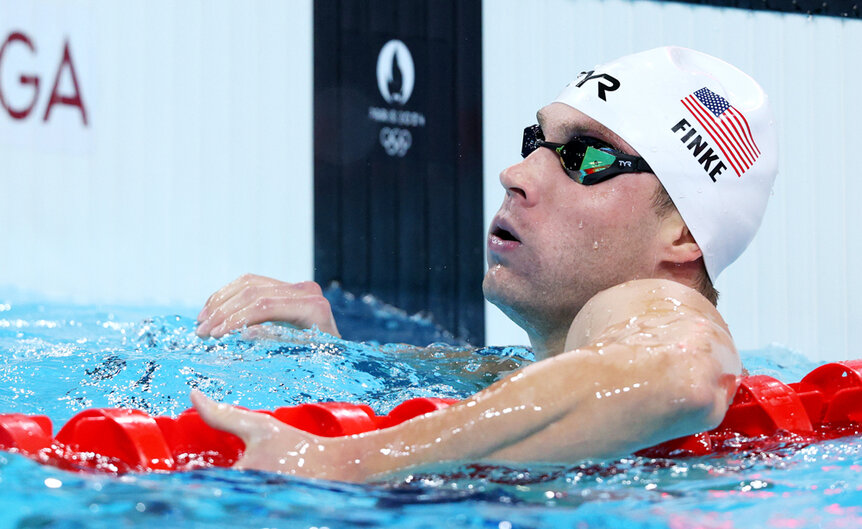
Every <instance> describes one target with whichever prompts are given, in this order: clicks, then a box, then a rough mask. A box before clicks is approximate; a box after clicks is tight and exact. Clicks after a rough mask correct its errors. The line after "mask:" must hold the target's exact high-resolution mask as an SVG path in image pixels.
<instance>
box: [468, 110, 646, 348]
mask: <svg viewBox="0 0 862 529" xmlns="http://www.w3.org/2000/svg"><path fill="white" fill-rule="evenodd" d="M538 117H539V125H540V126H541V127H542V130H543V132H544V135H545V139H546V140H547V141H549V142H557V143H565V142H567V141H568V140H569V139H571V138H572V137H573V136H590V137H593V138H596V139H599V140H602V141H604V142H606V143H608V144H610V145H611V146H612V147H614V148H615V149H616V150H619V151H622V152H625V153H627V154H637V153H636V152H635V151H634V150H633V149H632V148H631V147H630V146H629V145H628V144H627V143H625V142H624V141H623V140H622V139H621V138H619V137H618V136H616V135H615V134H613V133H612V132H611V131H609V130H607V129H606V128H605V127H603V126H602V125H601V124H599V123H598V122H596V121H595V120H593V119H591V118H589V117H587V116H586V115H585V114H583V113H581V112H579V111H577V110H575V109H573V108H571V107H569V106H568V105H564V104H562V103H553V104H551V105H548V106H546V107H545V108H543V109H542V110H540V111H539V114H538ZM500 182H501V183H502V184H503V187H504V188H505V189H506V196H505V198H504V200H503V205H502V206H501V207H500V210H499V211H498V212H497V215H496V216H495V217H494V220H493V222H492V223H491V226H490V228H489V230H488V272H487V274H486V275H485V281H484V285H483V288H484V292H485V297H486V298H487V299H488V300H489V301H491V302H492V303H494V304H495V305H497V306H498V307H500V308H501V309H502V310H503V312H505V313H506V314H507V315H508V316H509V317H510V318H511V319H512V320H513V321H515V323H517V324H518V325H520V326H521V327H523V328H524V329H525V330H526V331H527V333H528V335H530V338H531V340H533V339H534V338H536V337H539V338H541V337H543V336H546V335H547V334H549V333H559V332H563V333H565V332H566V331H567V330H568V327H569V324H570V323H571V321H572V319H573V318H574V316H575V315H576V314H577V312H578V311H579V310H580V309H581V307H582V306H583V305H584V303H586V302H587V300H589V298H591V297H592V296H593V295H595V294H596V293H597V292H599V291H601V290H604V289H606V288H610V287H612V286H614V285H618V284H620V283H622V282H625V281H627V280H630V279H635V278H642V277H650V276H651V275H652V274H654V272H655V270H656V267H657V265H658V258H657V257H656V256H657V251H656V249H657V248H658V246H657V244H658V237H657V233H658V227H659V218H658V216H657V215H656V213H655V211H654V209H653V206H652V200H653V196H654V194H655V192H656V190H657V186H658V180H657V179H656V177H655V175H652V174H648V173H629V174H623V175H619V176H616V177H614V178H611V179H609V180H606V181H604V182H601V183H599V184H596V185H592V186H585V185H582V184H579V183H577V182H575V181H574V180H572V179H571V178H569V176H568V174H567V173H566V171H565V169H564V168H563V167H562V165H561V164H560V160H559V156H558V155H557V153H555V152H554V151H552V150H550V149H545V148H540V149H537V150H536V151H535V152H533V153H532V154H530V156H528V157H527V158H526V159H525V160H523V161H522V162H520V163H518V164H516V165H513V166H511V167H509V168H508V169H506V170H504V171H503V172H502V173H501V174H500Z"/></svg>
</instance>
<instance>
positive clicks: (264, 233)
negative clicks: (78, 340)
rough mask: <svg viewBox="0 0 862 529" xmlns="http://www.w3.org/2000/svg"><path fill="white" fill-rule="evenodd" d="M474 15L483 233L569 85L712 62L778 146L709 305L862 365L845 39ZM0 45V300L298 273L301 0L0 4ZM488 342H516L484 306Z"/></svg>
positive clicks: (691, 19) (808, 27)
mask: <svg viewBox="0 0 862 529" xmlns="http://www.w3.org/2000/svg"><path fill="white" fill-rule="evenodd" d="M483 19H484V20H483V25H484V30H483V31H484V35H483V39H484V43H483V46H484V48H483V50H484V51H483V53H484V73H483V75H484V85H485V88H484V90H485V93H484V97H485V100H484V113H485V116H484V120H485V121H484V130H485V138H484V147H485V204H484V211H485V216H486V219H487V220H490V218H491V217H492V216H493V213H494V212H495V211H496V209H497V207H498V206H499V203H500V200H501V199H502V188H501V187H500V186H499V184H498V182H497V175H498V173H499V171H500V170H502V169H503V168H504V167H505V166H506V165H508V164H511V163H514V162H516V161H517V160H518V152H519V141H520V131H521V130H522V128H523V127H524V126H525V125H526V124H528V123H532V122H533V120H534V119H535V118H534V114H535V111H536V110H537V109H538V108H539V107H541V106H542V105H544V104H545V103H547V102H548V101H550V100H552V99H553V98H554V97H555V96H556V94H557V92H558V91H559V90H560V89H561V88H562V87H563V86H564V85H565V84H566V83H568V82H569V81H570V80H571V79H572V78H573V76H574V75H575V74H576V73H577V72H579V71H581V70H582V69H584V68H586V67H590V66H593V65H595V64H597V63H600V62H602V61H605V60H608V59H612V58H614V57H617V56H620V55H624V54H627V53H631V52H634V51H639V50H643V49H648V48H651V47H655V46H658V45H663V44H678V45H683V46H689V47H693V48H697V49H701V50H703V51H705V52H708V53H712V54H714V55H717V56H720V57H723V58H725V59H727V60H728V61H730V62H732V63H734V64H736V65H738V66H739V67H740V68H742V69H743V70H745V71H747V72H748V73H750V74H752V75H753V76H754V77H755V78H757V79H758V80H759V81H760V82H761V84H762V85H763V86H764V87H765V88H766V90H767V92H768V93H769V94H770V96H771V97H772V100H773V105H774V108H775V110H776V112H777V116H778V120H779V123H780V127H781V132H780V142H781V149H782V150H781V174H780V175H779V178H778V181H777V184H776V187H775V193H774V197H773V199H772V203H771V204H770V206H769V209H768V211H767V214H766V218H765V220H764V224H763V227H762V229H761V233H760V235H758V237H757V239H756V240H755V242H754V244H753V245H752V247H751V248H749V250H748V251H747V253H746V254H745V255H744V256H743V257H742V258H741V259H740V260H739V261H738V262H737V263H736V264H734V265H732V266H731V267H730V268H729V269H728V270H727V271H725V272H724V274H723V275H722V276H721V278H720V279H719V282H718V287H719V289H720V290H721V291H722V301H721V303H720V308H721V310H722V312H723V313H724V314H725V316H726V318H727V320H728V322H729V323H730V325H731V329H732V331H733V333H734V335H735V337H736V339H737V342H738V343H739V344H740V346H741V347H742V348H756V347H762V346H764V345H767V344H769V343H772V342H776V343H779V344H783V345H786V346H790V347H792V348H794V349H797V350H799V351H801V352H803V353H804V354H806V355H807V356H809V357H811V358H813V359H834V358H843V357H852V358H855V357H858V356H859V353H858V352H857V350H856V347H855V345H856V343H857V342H858V341H859V338H860V332H862V331H859V330H858V329H859V327H860V325H859V322H860V316H862V304H860V303H862V302H860V301H859V294H860V293H862V279H860V278H858V277H857V276H856V275H855V274H853V273H852V271H853V270H854V269H857V268H859V267H860V265H862V240H860V238H859V237H858V236H857V235H856V226H858V225H859V224H860V220H862V218H860V217H862V208H859V207H857V206H856V201H857V200H858V199H859V198H860V197H862V181H860V180H858V179H857V178H855V176H856V175H855V173H856V168H855V166H854V165H852V164H851V161H852V158H851V153H852V152H854V151H853V149H854V148H856V146H857V145H860V144H862V129H860V127H859V126H858V125H857V121H858V120H859V119H860V118H862V108H860V102H859V98H858V96H857V92H858V87H859V86H860V84H862V73H860V72H862V70H860V68H859V67H858V65H859V59H858V57H857V54H858V53H859V51H860V50H862V21H860V20H843V19H837V18H822V17H805V16H799V15H781V14H773V13H763V12H747V11H737V10H724V9H716V8H710V7H701V6H689V5H684V4H673V3H653V2H648V1H623V0H608V1H604V2H602V1H598V0H583V1H575V0H544V1H539V0H534V1H531V2H523V1H521V0H486V1H485V2H484V5H483ZM16 33H17V34H20V35H23V36H25V37H26V38H27V39H28V40H29V42H30V44H31V45H32V46H33V49H32V50H31V49H30V48H29V47H28V46H27V45H25V44H24V43H22V41H21V40H20V39H19V40H14V41H12V42H9V37H10V36H11V35H13V34H16ZM2 42H9V43H8V44H7V46H6V48H5V52H4V54H3V57H2V62H0V91H2V94H3V97H4V101H5V105H6V106H7V107H9V108H11V109H12V110H13V111H14V110H17V111H19V112H20V111H22V109H25V108H27V107H28V106H29V105H30V104H31V103H32V106H33V108H32V110H31V111H30V112H29V114H27V115H26V117H23V118H22V119H14V118H13V117H12V116H11V115H10V113H9V111H7V110H6V109H5V108H4V107H2V106H0V159H2V165H0V167H2V169H0V170H2V173H0V182H1V183H2V193H0V223H2V227H3V229H2V232H0V256H2V259H0V285H12V286H16V287H20V288H24V289H33V290H36V291H38V292H41V293H43V294H48V295H51V296H60V297H64V298H72V299H78V300H81V301H86V302H119V303H123V302H131V303H180V304H184V305H190V306H196V305H200V303H202V302H203V300H204V299H205V297H206V296H207V295H208V294H209V293H210V292H211V291H212V290H213V289H215V288H217V287H218V286H220V285H221V284H223V283H224V282H226V281H228V280H230V279H232V278H233V277H235V276H236V275H239V274H241V273H243V272H245V271H255V272H258V273H263V274H268V275H273V276H276V277H279V278H284V279H288V280H300V279H306V278H309V277H311V276H312V275H313V271H312V245H313V242H312V230H311V227H312V211H311V205H312V141H311V133H312V3H311V0H293V1H291V2H280V1H257V2H243V3H240V2H229V1H227V0H197V1H191V0H190V1H184V2H169V1H155V2H153V1H147V2H145V1H143V0H127V1H124V2H83V1H77V2H76V1H59V0H42V1H40V2H30V1H21V0H0V45H2ZM66 47H68V50H69V60H68V61H66V62H64V61H63V52H64V48H66ZM72 71H74V74H75V78H76V80H77V82H78V89H77V94H78V95H79V96H80V97H81V104H80V106H74V105H71V104H65V103H62V98H63V97H66V98H67V100H68V99H69V98H71V97H72V96H73V95H75V93H76V90H75V87H74V84H73V82H72ZM58 72H59V75H58ZM22 75H23V76H25V77H28V76H29V77H38V78H39V88H38V96H37V97H36V98H35V101H34V99H33V96H34V92H35V90H34V86H33V83H32V82H30V83H29V84H27V83H25V84H22V83H21V76H22ZM58 78H59V81H58V82H57V87H56V89H54V84H55V80H57V79H58ZM52 92H54V93H55V95H56V96H58V97H60V99H61V102H60V103H55V104H53V105H51V104H50V103H49V101H50V99H51V94H52ZM49 107H50V113H49V115H48V119H47V120H46V119H45V114H46V112H47V111H48V108H49ZM81 108H83V109H84V110H85V112H86V118H87V124H86V125H84V123H83V117H84V116H83V114H82V112H81ZM487 335H488V341H489V342H490V343H493V344H511V343H525V342H526V340H525V337H524V335H523V333H521V332H520V330H518V329H517V328H515V327H514V326H513V325H512V324H511V323H509V322H508V320H506V319H505V318H504V317H503V316H502V315H501V314H500V313H499V312H497V311H496V310H495V309H493V308H492V307H489V312H488V320H487Z"/></svg>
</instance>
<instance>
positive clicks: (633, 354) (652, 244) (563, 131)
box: [192, 104, 741, 481]
mask: <svg viewBox="0 0 862 529" xmlns="http://www.w3.org/2000/svg"><path fill="white" fill-rule="evenodd" d="M539 120H540V124H541V125H542V128H543V129H544V130H545V135H546V138H547V139H548V140H549V141H553V142H559V143H563V142H565V141H566V140H568V139H569V138H570V137H571V136H572V135H573V134H580V135H592V136H594V137H597V138H599V139H602V140H604V141H606V142H607V143H610V144H611V145H612V146H614V147H615V148H616V149H618V150H622V151H623V152H627V153H629V154H635V153H634V151H633V150H632V149H631V147H630V146H628V145H627V144H625V142H623V141H622V140H621V139H620V138H618V137H616V136H614V135H613V134H612V133H611V132H610V131H608V130H606V129H604V128H603V127H601V125H599V124H598V123H596V122H595V121H593V120H591V119H589V118H588V117H587V116H585V115H583V114H582V113H580V112H578V111H576V110H574V109H572V108H570V107H567V106H566V105H561V104H553V105H549V106H548V107H545V108H544V109H542V110H541V111H540V112H539ZM500 181H501V183H502V184H503V187H504V188H505V190H506V196H505V199H504V201H503V205H502V206H501V208H500V211H499V212H498V214H497V216H496V217H495V220H494V223H493V224H492V226H491V227H490V229H489V235H488V265H489V270H488V272H487V274H486V276H485V281H484V290H485V294H486V296H487V297H488V299H489V300H490V301H492V302H493V303H495V304H497V305H498V306H500V307H501V308H502V309H503V310H504V312H506V313H507V314H508V315H509V316H510V317H511V318H512V319H513V320H514V321H515V322H516V323H518V324H519V325H521V326H523V327H524V328H525V330H526V331H527V333H528V335H529V337H530V340H531V344H532V345H533V348H534V351H535V352H536V355H537V359H539V361H538V362H536V363H534V364H532V365H530V366H527V367H524V368H522V369H520V370H518V371H517V372H515V373H513V374H511V375H509V376H507V377H505V378H504V379H502V380H500V381H499V382H497V383H495V384H493V385H491V386H490V387H488V388H487V389H484V390H482V391H480V392H478V393H476V394H475V395H473V396H472V397H471V398H469V399H467V400H465V401H462V402H460V403H457V404H455V405H453V406H451V407H449V408H447V409H445V410H441V411H438V412H434V413H430V414H427V415H424V416H422V417H418V418H415V419H413V420H410V421H407V422H405V423H403V424H401V425H398V426H396V427H393V428H388V429H385V430H379V431H375V432H369V433H366V434H360V435H354V436H350V437H344V438H322V437H317V436H314V435H311V434H308V433H305V432H301V431H299V430H296V429H294V428H292V427H290V426H287V425H285V424H282V423H280V422H278V421H277V420H275V419H274V418H272V417H270V416H267V415H262V414H257V413H254V412H249V411H244V410H240V409H238V408H235V407H232V406H228V405H222V404H217V403H215V402H213V401H211V400H209V399H207V398H206V397H204V396H203V395H202V394H200V393H193V395H192V399H193V402H194V404H195V406H196V407H197V408H198V410H199V411H200V413H201V416H202V417H203V418H204V420H206V421H207V422H208V423H209V424H210V425H212V426H214V427H215V428H219V429H223V430H225V431H229V432H231V433H234V434H236V435H238V436H240V437H241V438H242V439H243V440H244V441H245V443H246V451H245V454H244V455H243V457H242V458H241V459H240V461H239V462H238V464H237V466H238V467H240V468H254V469H261V470H271V471H277V472H283V473H287V474H294V475H300V476H310V477H319V478H326V479H337V480H346V481H363V480H368V479H371V478H374V477H377V476H381V475H386V474H389V473H392V472H399V471H404V470H409V469H413V468H415V467H419V466H422V465H426V464H433V463H439V462H443V461H464V460H468V461H477V460H482V461H552V462H573V461H577V460H579V459H583V458H604V457H615V456H622V455H626V454H630V453H631V452H633V451H635V450H638V449H640V448H644V447H647V446H651V445H654V444H657V443H659V442H662V441H665V440H668V439H672V438H675V437H679V436H682V435H687V434H691V433H696V432H699V431H704V430H708V429H710V428H712V427H714V426H715V425H717V424H718V422H719V421H720V420H721V418H722V417H723V415H724V413H725V411H726V410H727V407H728V405H729V404H730V400H731V398H732V395H733V393H734V391H735V388H736V384H737V378H738V376H739V375H740V371H741V364H740V361H739V356H738V354H737V352H736V349H735V347H734V344H733V340H732V338H731V337H730V334H729V332H728V330H727V326H726V324H725V323H724V321H723V320H722V318H721V316H720V315H719V313H718V312H717V311H716V309H715V307H713V306H712V305H711V304H710V303H709V302H708V301H707V300H706V299H705V298H703V297H702V296H701V295H700V294H699V293H697V292H696V291H694V290H693V289H692V288H690V287H689V286H686V285H685V284H683V283H684V282H685V281H682V278H680V277H677V276H675V275H674V274H676V273H677V271H679V270H683V269H686V267H687V265H690V264H691V263H693V262H695V261H697V260H698V259H700V257H701V255H700V251H699V248H698V247H697V245H696V243H694V241H693V239H691V237H690V234H688V231H687V228H685V225H684V223H683V222H682V220H681V218H680V217H679V214H678V213H675V212H674V214H670V215H667V216H663V217H659V215H658V214H657V213H656V212H655V210H654V208H653V206H652V197H653V196H654V194H655V191H656V186H657V185H658V184H657V180H656V178H655V176H654V175H651V174H644V173H635V174H627V175H623V176H620V177H617V178H614V179H611V180H608V181H606V182H602V183H601V184H598V185H595V186H582V185H580V184H578V183H576V182H574V181H573V180H571V179H570V178H569V177H568V175H567V174H566V173H565V171H564V169H563V168H562V166H561V165H560V163H559V160H558V158H557V156H556V154H555V153H553V152H552V151H550V150H548V149H539V150H537V151H536V152H534V153H532V154H531V155H530V156H529V157H528V158H527V159H526V160H524V161H523V162H521V163H519V164H516V165H514V166H512V167H510V168H508V169H506V170H505V171H503V173H502V174H501V176H500ZM637 278H646V279H637ZM632 279H634V281H629V280H632ZM255 281H257V280H255ZM255 288H257V287H255ZM267 288H269V287H267ZM277 288H278V289H282V288H285V287H284V286H283V285H279V286H277ZM226 289H227V290H226V291H220V292H222V294H220V295H218V296H216V302H215V303H214V304H213V305H210V303H209V302H208V306H207V307H205V310H204V311H202V314H203V316H202V317H205V318H207V319H209V318H213V317H215V320H214V321H217V320H221V321H230V317H231V316H230V310H227V309H225V307H230V306H236V307H240V306H242V307H244V308H243V309H241V310H245V311H246V312H245V313H244V315H243V316H242V317H241V318H238V319H237V320H239V319H241V320H244V321H246V322H254V321H266V320H261V319H260V318H263V317H264V316H265V315H255V314H253V311H249V310H246V309H247V308H248V307H252V308H253V307H254V303H255V302H254V301H253V299H254V298H255V296H254V295H249V294H244V293H243V292H247V291H248V290H247V289H245V288H241V289H239V290H236V289H234V288H233V287H230V288H228V287H226ZM262 292H263V293H264V294H265V292H266V289H264V290H263V291H262ZM291 292H292V291H291ZM255 295H257V294H255ZM315 295H316V293H315ZM237 296H240V297H241V298H242V299H243V301H242V302H239V301H231V300H232V299H234V298H236V297H237ZM264 297H265V299H267V300H268V301H267V303H263V304H264V305H266V306H267V310H268V311H270V312H272V311H273V309H272V307H271V304H272V300H273V299H274V297H266V296H264ZM290 297H291V296H289V295H288V296H285V298H290ZM248 299H251V300H252V301H251V302H248ZM249 303H251V304H249ZM232 304H233V305H232ZM279 310H281V309H279ZM289 312H291V311H290V310H285V311H284V313H285V314H286V313H289ZM321 312H325V311H321ZM214 315H215V316H214ZM323 316H326V314H323ZM285 321H292V320H285ZM322 321H323V323H327V322H328V320H327V319H326V318H322ZM219 325H221V324H219ZM211 328H215V327H211ZM224 330H225V328H224V327H222V328H221V329H220V331H219V332H221V331H224ZM203 334H206V332H204V333H203Z"/></svg>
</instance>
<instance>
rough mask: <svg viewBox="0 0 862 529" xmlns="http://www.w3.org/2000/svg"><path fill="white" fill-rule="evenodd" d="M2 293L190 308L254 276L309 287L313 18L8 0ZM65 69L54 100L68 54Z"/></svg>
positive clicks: (297, 8) (202, 0)
mask: <svg viewBox="0 0 862 529" xmlns="http://www.w3.org/2000/svg"><path fill="white" fill-rule="evenodd" d="M15 32H18V33H21V34H23V35H26V36H27V38H28V39H29V40H30V42H31V43H32V44H33V46H34V48H35V51H31V50H30V49H29V47H28V46H26V45H25V44H23V43H22V42H21V41H15V42H13V43H10V44H9V45H8V46H7V47H6V51H5V53H4V56H3V58H2V63H0V90H2V91H3V94H4V98H5V100H6V102H7V105H9V106H11V107H13V109H15V108H19V109H20V108H22V107H23V108H26V107H27V106H28V105H29V103H30V101H31V100H32V99H33V87H32V84H31V85H22V84H21V83H20V82H19V78H20V76H21V75H32V74H33V73H34V72H35V73H37V74H38V75H39V76H40V87H39V92H40V93H39V95H38V102H37V103H36V105H35V110H34V111H33V112H31V114H30V115H29V116H27V117H26V118H24V119H13V118H12V117H11V116H10V114H9V112H7V111H6V110H4V109H3V108H0V159H2V165H0V167H2V174H0V182H2V186H3V187H2V191H3V192H2V193H0V223H2V226H3V231H2V235H0V255H2V256H3V258H2V259H0V283H2V284H4V285H15V286H17V287H20V288H24V289H34V290H37V291H39V292H41V293H44V294H48V295H51V296H59V297H63V298H72V299H77V300H82V301H87V302H100V301H105V302H133V303H181V304H187V305H201V304H202V303H203V301H204V300H205V299H206V297H207V296H208V295H209V294H210V293H211V292H212V291H213V290H214V289H216V288H217V287H219V286H221V285H222V284H223V283H225V282H227V281H229V280H230V279H232V278H233V277H235V276H237V275H239V274H241V273H243V272H246V271H255V272H258V273H262V274H269V275H275V276H278V277H281V278H285V279H296V280H299V279H307V278H309V277H311V276H312V238H311V237H312V233H311V226H312V210H311V207H312V180H311V173H312V141H311V133H312V118H311V116H312V105H311V102H312V66H311V65H312V11H311V1H310V0H302V1H298V0H292V1H291V2H281V1H270V2H254V3H245V2H230V1H216V0H198V1H182V2H174V1H158V2H153V1H143V0H128V1H126V0H124V1H123V2H71V1H49V0H44V1H40V2H30V1H8V0H7V1H3V2H2V3H0V42H3V41H6V40H7V38H8V37H9V36H10V35H11V34H13V33H15ZM64 41H68V43H69V50H70V57H71V64H72V65H73V66H72V67H66V68H64V69H63V70H62V71H61V76H60V85H59V86H60V92H61V94H60V95H65V96H69V95H70V94H74V93H75V89H74V85H73V84H72V76H71V70H74V72H75V74H76V79H77V81H78V91H79V95H80V96H81V99H82V102H83V107H84V109H85V110H86V113H87V120H88V123H87V125H86V126H84V125H83V118H82V113H81V112H80V110H79V107H76V106H72V105H54V106H53V107H52V109H51V114H50V117H49V119H48V120H47V121H45V120H44V119H43V115H44V112H45V109H46V106H47V103H48V100H49V99H50V94H51V88H52V85H53V83H54V78H55V77H56V72H57V70H58V65H59V64H60V63H61V59H62V57H63V47H64V45H63V43H64Z"/></svg>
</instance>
